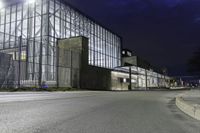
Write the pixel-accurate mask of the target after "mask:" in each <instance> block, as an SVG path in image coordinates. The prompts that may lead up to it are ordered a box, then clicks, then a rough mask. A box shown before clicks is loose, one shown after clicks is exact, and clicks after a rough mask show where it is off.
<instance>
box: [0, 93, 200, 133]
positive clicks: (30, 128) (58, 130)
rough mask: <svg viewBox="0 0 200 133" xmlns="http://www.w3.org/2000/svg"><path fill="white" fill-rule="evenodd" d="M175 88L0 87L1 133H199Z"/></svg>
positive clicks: (199, 129) (198, 128)
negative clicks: (13, 90)
mask: <svg viewBox="0 0 200 133" xmlns="http://www.w3.org/2000/svg"><path fill="white" fill-rule="evenodd" d="M179 93H182V92H181V91H175V92H168V91H150V92H71V93H0V133H200V122H199V121H197V120H194V119H192V118H190V117H189V116H187V115H185V114H184V113H182V112H181V111H180V110H179V109H178V108H177V107H176V106H175V104H174V102H175V101H174V97H175V96H176V95H177V94H179Z"/></svg>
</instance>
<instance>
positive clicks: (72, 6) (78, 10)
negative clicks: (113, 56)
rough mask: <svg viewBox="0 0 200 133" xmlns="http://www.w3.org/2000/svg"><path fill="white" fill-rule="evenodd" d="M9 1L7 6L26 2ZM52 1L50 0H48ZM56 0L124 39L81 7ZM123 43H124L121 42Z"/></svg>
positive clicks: (19, 0) (22, 0) (21, 0)
mask: <svg viewBox="0 0 200 133" xmlns="http://www.w3.org/2000/svg"><path fill="white" fill-rule="evenodd" d="M8 1H9V0H8ZM8 1H5V2H6V3H7V4H6V6H5V7H7V6H12V5H14V4H19V3H22V2H24V1H25V0H17V1H14V2H11V3H9V2H8ZM48 1H50V0H48ZM54 1H59V2H60V3H63V4H65V5H67V6H69V7H70V8H72V9H73V10H75V11H77V12H78V13H80V14H81V15H83V16H85V17H86V18H88V19H89V20H91V21H92V22H94V23H96V24H97V25H99V26H101V27H102V28H104V29H106V30H108V31H109V32H111V33H112V34H115V35H116V36H117V37H119V38H120V40H122V39H123V38H122V36H120V35H119V34H118V33H116V32H114V31H113V30H111V29H110V28H108V27H106V26H104V25H103V24H101V23H100V22H99V21H97V20H95V19H94V18H93V17H91V16H89V15H87V14H86V13H84V12H83V11H81V10H80V9H78V8H77V7H75V6H74V5H72V4H70V3H69V2H67V1H66V0H54ZM121 45H122V44H121Z"/></svg>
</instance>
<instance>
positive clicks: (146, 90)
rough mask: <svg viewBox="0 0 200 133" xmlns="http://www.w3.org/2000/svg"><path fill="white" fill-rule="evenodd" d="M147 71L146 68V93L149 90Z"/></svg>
mask: <svg viewBox="0 0 200 133" xmlns="http://www.w3.org/2000/svg"><path fill="white" fill-rule="evenodd" d="M147 79H148V78H147V69H146V68H145V84H146V91H147V90H148V82H147Z"/></svg>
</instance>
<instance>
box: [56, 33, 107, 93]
mask: <svg viewBox="0 0 200 133" xmlns="http://www.w3.org/2000/svg"><path fill="white" fill-rule="evenodd" d="M58 48H59V53H58V55H59V56H58V66H59V67H58V84H59V86H60V87H76V88H82V89H92V90H109V89H110V81H111V76H110V75H111V74H110V72H111V71H110V70H108V69H104V68H99V67H93V66H90V65H88V38H85V37H82V36H80V37H72V38H69V39H62V40H59V43H58Z"/></svg>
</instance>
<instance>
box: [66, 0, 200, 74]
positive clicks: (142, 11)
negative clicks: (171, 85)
mask: <svg viewBox="0 0 200 133" xmlns="http://www.w3.org/2000/svg"><path fill="white" fill-rule="evenodd" d="M67 2H69V3H70V4H72V5H73V6H75V7H76V8H78V9H80V10H81V11H82V12H84V13H85V14H87V15H89V16H91V17H92V18H94V19H95V20H97V21H99V22H100V23H102V24H103V25H105V26H106V27H109V28H110V29H112V30H113V31H115V32H117V33H118V34H119V35H121V36H122V38H123V48H127V49H130V50H133V52H134V53H136V54H137V55H138V56H140V57H142V58H144V59H146V60H148V61H149V62H150V63H151V64H153V65H155V66H158V67H167V68H168V71H169V75H172V76H185V75H190V73H188V72H187V61H188V59H189V58H190V57H191V56H192V55H193V53H194V52H195V50H196V49H197V48H198V47H199V46H200V39H199V37H198V34H199V33H200V9H199V6H200V1H196V0H190V1H188V0H162V1H160V0H153V1H149V0H140V1H139V0H109V1H108V0H101V1H92V0H85V1H84V2H83V1H81V0H68V1H67Z"/></svg>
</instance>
